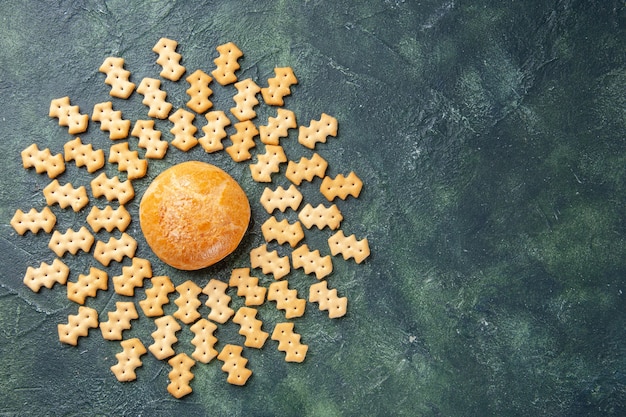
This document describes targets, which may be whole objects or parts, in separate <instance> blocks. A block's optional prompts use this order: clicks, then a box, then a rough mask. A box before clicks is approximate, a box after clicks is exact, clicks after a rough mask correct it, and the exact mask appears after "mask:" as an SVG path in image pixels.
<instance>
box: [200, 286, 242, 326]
mask: <svg viewBox="0 0 626 417" xmlns="http://www.w3.org/2000/svg"><path fill="white" fill-rule="evenodd" d="M227 289H228V284H226V283H225V282H222V281H219V280H217V279H211V280H210V281H209V282H208V284H207V285H206V286H205V287H204V288H203V289H202V292H203V293H204V294H206V295H208V296H209V298H207V300H206V303H205V304H206V306H207V307H209V308H210V309H211V312H210V313H209V316H208V317H209V319H211V320H213V321H216V322H218V323H221V324H224V323H226V322H227V321H228V319H229V318H231V317H232V315H233V314H235V311H234V310H233V309H232V308H230V307H229V306H228V304H229V303H230V296H229V295H227V294H226V290H227Z"/></svg>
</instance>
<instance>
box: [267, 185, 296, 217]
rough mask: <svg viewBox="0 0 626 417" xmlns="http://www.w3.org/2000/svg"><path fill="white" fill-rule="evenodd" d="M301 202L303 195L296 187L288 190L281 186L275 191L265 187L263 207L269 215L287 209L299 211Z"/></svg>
mask: <svg viewBox="0 0 626 417" xmlns="http://www.w3.org/2000/svg"><path fill="white" fill-rule="evenodd" d="M301 202H302V193H300V191H299V190H298V189H297V188H296V187H295V186H294V185H291V186H290V187H289V188H287V189H286V190H285V189H284V188H283V187H281V186H278V187H277V188H276V189H275V190H272V189H270V188H269V187H265V190H263V194H261V205H262V206H263V208H264V209H265V210H266V211H267V212H268V213H269V214H272V213H273V212H274V210H276V209H278V210H280V211H281V212H284V211H285V210H287V207H290V208H291V209H292V210H297V209H298V207H300V203H301Z"/></svg>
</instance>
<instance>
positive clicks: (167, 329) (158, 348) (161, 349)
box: [148, 316, 182, 359]
mask: <svg viewBox="0 0 626 417" xmlns="http://www.w3.org/2000/svg"><path fill="white" fill-rule="evenodd" d="M154 324H155V325H156V326H157V329H156V330H155V331H154V332H152V334H151V335H152V340H154V343H152V344H151V345H150V346H148V350H149V351H150V352H151V353H152V354H153V355H154V357H155V358H157V359H167V358H169V357H170V356H174V354H175V353H176V352H174V349H173V348H172V346H173V345H174V343H176V342H177V341H178V337H176V333H177V332H178V331H180V330H181V329H182V327H180V324H178V322H177V321H176V319H175V318H174V317H172V316H163V317H159V318H158V319H155V320H154Z"/></svg>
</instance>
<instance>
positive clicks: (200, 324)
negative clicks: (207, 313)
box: [189, 319, 217, 363]
mask: <svg viewBox="0 0 626 417" xmlns="http://www.w3.org/2000/svg"><path fill="white" fill-rule="evenodd" d="M189 329H190V330H191V331H192V332H193V334H194V336H193V339H191V344H192V345H194V346H195V350H194V351H193V353H192V354H191V357H192V358H194V359H195V360H197V361H198V362H202V363H209V362H211V361H212V360H213V358H215V357H216V356H217V350H215V344H216V343H217V338H216V337H215V336H213V332H215V331H216V330H217V326H216V325H215V324H213V323H212V322H210V321H209V320H207V319H200V320H198V321H197V322H195V323H194V324H193V325H192V326H191V327H189Z"/></svg>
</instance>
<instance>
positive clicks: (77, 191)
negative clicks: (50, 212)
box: [43, 180, 89, 211]
mask: <svg viewBox="0 0 626 417" xmlns="http://www.w3.org/2000/svg"><path fill="white" fill-rule="evenodd" d="M43 195H44V197H45V198H46V204H48V205H49V206H52V205H54V204H58V205H59V207H61V208H66V207H71V208H72V210H74V211H80V209H82V208H83V207H85V206H86V205H87V204H89V197H87V189H86V188H85V187H84V186H82V185H81V186H80V187H78V188H74V187H73V186H72V184H71V183H69V182H68V183H67V184H63V185H61V184H60V183H59V181H58V180H53V181H52V182H51V183H50V184H48V185H46V186H45V187H44V189H43Z"/></svg>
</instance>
